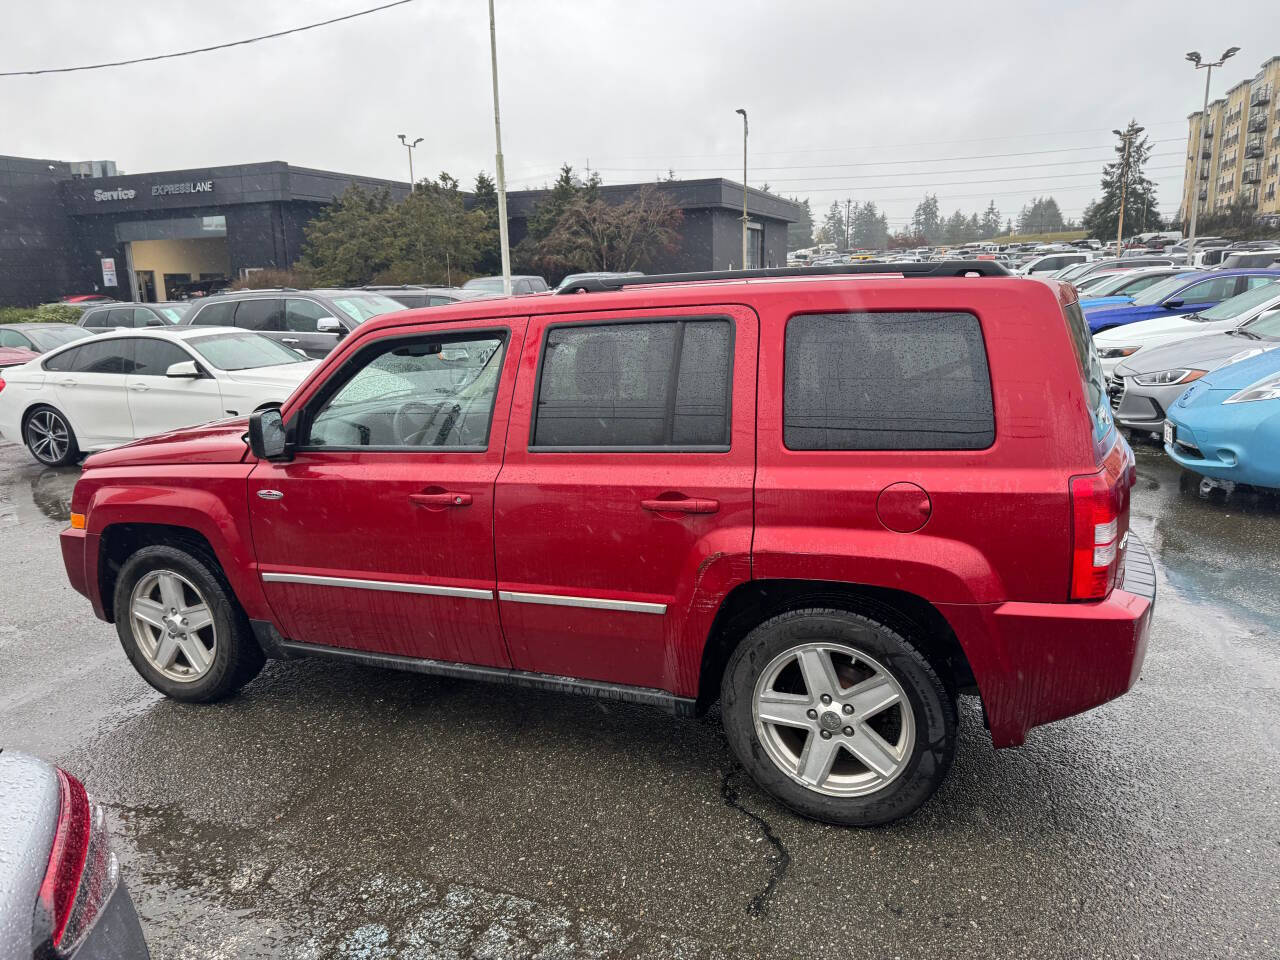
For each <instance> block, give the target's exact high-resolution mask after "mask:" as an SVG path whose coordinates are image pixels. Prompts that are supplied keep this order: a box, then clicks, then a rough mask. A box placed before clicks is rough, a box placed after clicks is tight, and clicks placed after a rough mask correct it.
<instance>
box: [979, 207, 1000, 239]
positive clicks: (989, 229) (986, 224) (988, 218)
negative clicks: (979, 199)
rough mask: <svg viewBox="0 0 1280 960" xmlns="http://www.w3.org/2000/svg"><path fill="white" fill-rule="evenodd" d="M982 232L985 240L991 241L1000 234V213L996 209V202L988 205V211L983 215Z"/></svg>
mask: <svg viewBox="0 0 1280 960" xmlns="http://www.w3.org/2000/svg"><path fill="white" fill-rule="evenodd" d="M980 232H981V234H982V239H983V240H989V239H990V238H991V237H994V236H997V235H999V233H1000V211H999V210H997V209H996V202H995V201H994V200H992V201H991V202H990V203H988V204H987V209H986V210H985V211H984V212H983V214H982V229H981V231H980Z"/></svg>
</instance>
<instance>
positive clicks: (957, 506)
mask: <svg viewBox="0 0 1280 960" xmlns="http://www.w3.org/2000/svg"><path fill="white" fill-rule="evenodd" d="M890 271H893V272H892V273H891V272H890ZM798 274H806V275H798ZM757 278H758V279H757ZM703 280H706V281H710V282H700V281H703ZM574 289H580V290H586V291H588V292H583V293H576V294H570V295H554V296H542V297H536V298H530V299H523V300H521V299H514V298H506V297H504V298H502V299H496V300H481V301H476V302H474V303H470V304H460V305H457V306H454V307H449V308H446V309H430V310H417V311H405V312H403V313H400V314H397V315H396V316H390V317H384V318H382V319H380V320H375V321H373V322H370V323H366V324H362V325H361V326H360V327H359V328H358V329H357V330H356V331H355V332H354V333H353V334H352V335H351V336H350V337H348V338H347V339H346V340H345V341H344V342H343V344H342V345H341V346H340V347H339V348H338V349H337V350H335V351H334V352H333V353H332V354H331V355H330V356H329V357H328V358H326V360H325V361H324V362H323V363H321V364H319V365H318V366H317V368H316V369H315V370H314V371H313V372H312V373H311V375H310V376H309V377H308V378H307V379H306V380H305V381H303V383H302V384H301V385H300V386H299V387H298V388H297V389H296V390H295V391H294V393H293V395H292V396H291V397H290V398H289V399H288V400H287V401H286V402H285V403H284V405H283V407H281V408H280V409H278V410H277V409H272V410H267V411H262V412H259V413H255V414H254V415H253V416H252V417H250V418H249V419H248V420H247V421H246V420H243V419H241V420H231V421H226V422H224V423H221V424H206V425H204V426H202V427H199V428H196V429H193V430H189V431H180V432H177V433H171V434H168V435H166V436H164V437H158V438H154V439H152V440H149V441H145V442H142V443H136V444H133V445H132V446H129V447H122V448H119V449H117V450H112V451H108V452H105V453H99V454H96V455H95V456H93V457H91V458H90V459H89V460H88V462H87V463H86V466H85V471H84V473H83V475H82V476H81V478H80V481H79V483H77V485H76V488H75V493H74V496H73V499H72V505H71V510H72V513H71V527H70V528H69V529H67V530H65V531H64V532H63V533H62V548H63V558H64V560H65V563H66V568H67V573H68V575H69V577H70V580H71V583H72V585H73V586H74V587H75V589H76V590H78V591H80V592H81V593H83V594H85V595H86V596H88V597H89V598H90V600H91V601H92V603H93V609H94V612H95V613H96V614H97V615H98V616H99V617H102V618H103V619H105V620H113V621H114V622H115V623H116V629H117V631H118V634H119V637H120V641H121V643H122V644H123V646H124V650H125V652H126V654H127V655H128V656H129V658H130V660H132V662H133V663H134V665H135V667H136V668H137V669H138V671H139V672H140V673H141V674H142V676H143V677H144V678H145V679H146V680H147V681H148V682H149V683H151V684H152V685H153V686H154V687H156V688H157V689H158V690H160V691H162V692H164V693H165V694H167V695H168V696H170V697H173V698H175V699H179V700H186V701H208V700H214V699H217V698H219V697H224V696H227V695H229V694H231V693H232V692H233V691H235V690H236V689H237V688H239V687H240V686H241V685H243V684H245V683H248V682H249V681H250V680H251V679H252V678H253V677H254V676H255V675H256V674H257V673H258V671H259V670H260V669H261V668H262V664H263V661H264V659H265V658H267V657H304V656H315V657H330V658H336V659H339V660H343V661H346V662H348V663H356V664H367V665H375V666H382V667H390V668H395V669H400V670H410V671H415V672H419V673H431V674H442V675H445V676H451V677H458V678H464V679H466V678H470V679H475V680H486V681H496V682H500V683H507V684H513V685H516V686H523V687H537V688H542V689H546V690H555V691H560V692H566V693H582V694H588V695H592V696H598V697H605V698H610V699H615V700H627V701H632V702H636V703H646V704H652V705H654V706H658V707H661V708H664V709H667V710H670V711H672V712H674V713H676V714H679V715H689V714H693V713H696V712H699V711H703V710H706V709H707V708H708V707H710V706H711V705H712V704H713V703H715V702H717V701H719V702H720V703H721V705H722V713H723V718H724V726H725V730H726V733H727V736H728V740H729V744H730V746H731V747H732V749H733V751H734V753H735V754H736V755H737V757H738V759H739V760H740V761H741V762H742V764H743V765H744V766H745V767H746V769H747V770H748V771H750V773H751V775H752V776H753V777H754V778H755V779H756V781H757V782H758V783H759V784H760V785H761V786H762V787H763V788H764V789H765V790H768V791H769V792H770V793H772V794H773V795H774V796H776V797H778V798H779V799H780V800H782V801H783V802H785V803H787V804H789V805H791V806H792V807H794V808H795V809H796V810H799V811H800V812H802V813H804V814H806V815H808V816H812V817H816V818H819V819H822V820H828V821H832V822H835V823H845V824H861V825H867V824H876V823H884V822H886V821H889V820H892V819H895V818H897V817H901V816H904V815H906V814H908V813H910V812H911V811H912V810H914V809H916V808H917V807H918V806H919V805H920V804H922V803H924V802H925V800H927V799H928V798H929V797H930V796H931V795H932V794H933V792H934V790H936V789H937V787H938V785H939V784H940V783H941V782H942V781H943V779H944V778H945V777H946V775H947V771H948V769H949V768H950V766H951V762H952V758H953V756H954V754H955V750H956V742H957V724H958V721H957V707H956V698H957V696H958V695H960V694H974V695H978V696H980V697H981V699H982V707H983V714H984V717H985V719H986V722H987V725H988V728H989V730H990V735H991V739H992V742H993V744H994V745H995V746H996V747H1013V746H1018V745H1020V744H1021V743H1022V742H1023V741H1024V739H1025V737H1026V735H1027V732H1028V731H1029V730H1030V729H1031V728H1033V727H1035V726H1038V725H1040V724H1044V723H1049V722H1051V721H1054V720H1057V719H1060V718H1062V717H1067V716H1070V715H1072V714H1075V713H1079V712H1081V711H1082V710H1088V709H1089V708H1091V707H1095V706H1097V705H1098V704H1101V703H1104V702H1105V701H1107V700H1110V699H1112V698H1113V697H1117V696H1119V695H1121V694H1122V693H1124V692H1125V691H1126V690H1128V689H1129V688H1130V686H1132V685H1133V683H1134V682H1135V681H1136V680H1137V677H1138V671H1139V669H1140V668H1141V666H1142V661H1143V655H1144V653H1145V650H1146V643H1147V632H1148V626H1149V623H1150V618H1151V611H1152V609H1153V606H1154V598H1155V591H1154V578H1153V571H1152V567H1151V563H1150V560H1149V559H1148V557H1147V554H1146V551H1145V549H1144V548H1143V546H1142V544H1141V543H1140V542H1139V541H1138V540H1137V538H1136V537H1134V536H1133V535H1132V534H1131V533H1130V531H1129V491H1130V488H1131V487H1132V485H1133V483H1134V479H1135V476H1136V471H1135V466H1134V459H1133V454H1132V451H1130V449H1129V447H1128V445H1127V444H1126V443H1125V441H1124V439H1123V438H1122V437H1121V436H1120V434H1119V432H1118V431H1117V429H1116V427H1115V424H1114V422H1113V421H1112V418H1111V409H1110V407H1109V405H1108V402H1107V397H1106V393H1105V390H1104V382H1103V375H1102V370H1101V368H1100V366H1099V362H1098V358H1097V355H1096V354H1095V353H1094V349H1093V344H1092V341H1091V340H1090V337H1089V331H1088V327H1087V326H1086V324H1085V321H1084V317H1083V316H1082V315H1081V312H1080V308H1079V305H1078V303H1077V301H1076V292H1075V289H1074V288H1073V287H1072V286H1071V285H1070V284H1065V283H1059V282H1057V281H1046V280H1038V279H1031V278H1022V277H1011V276H1008V275H1007V274H1006V272H1005V271H1004V270H1003V268H1001V267H999V266H998V265H996V264H995V263H993V262H991V261H983V262H978V263H955V262H952V263H928V264H900V265H896V266H886V265H884V264H870V265H865V266H853V267H844V268H840V267H832V268H817V269H816V270H815V269H806V270H802V271H786V270H761V271H743V272H738V273H730V274H716V275H710V276H698V275H695V276H693V277H637V278H632V279H628V278H608V279H594V280H588V281H582V282H581V283H579V284H575V287H574ZM246 437H247V439H248V442H247V443H246ZM504 702H505V706H504V705H503V704H504ZM495 704H496V705H495V707H494V709H497V710H503V709H511V706H510V704H511V701H510V700H509V699H507V700H506V701H501V700H497V701H495ZM517 709H518V707H517ZM1114 719H1115V718H1113V720H1114ZM1090 735H1092V734H1090ZM1093 746H1095V745H1094V744H1092V743H1091V742H1082V743H1081V747H1080V748H1081V749H1082V750H1087V749H1092V748H1093ZM371 749H376V745H373V746H372V747H371ZM960 792H961V791H957V794H959V793H960Z"/></svg>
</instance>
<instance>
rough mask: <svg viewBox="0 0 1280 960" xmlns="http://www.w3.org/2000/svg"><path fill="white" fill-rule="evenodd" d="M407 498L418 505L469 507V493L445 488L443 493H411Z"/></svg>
mask: <svg viewBox="0 0 1280 960" xmlns="http://www.w3.org/2000/svg"><path fill="white" fill-rule="evenodd" d="M409 500H410V501H411V502H412V503H416V504H417V505H418V506H420V507H469V506H471V494H469V493H456V492H454V491H452V490H446V491H444V492H443V493H411V494H409Z"/></svg>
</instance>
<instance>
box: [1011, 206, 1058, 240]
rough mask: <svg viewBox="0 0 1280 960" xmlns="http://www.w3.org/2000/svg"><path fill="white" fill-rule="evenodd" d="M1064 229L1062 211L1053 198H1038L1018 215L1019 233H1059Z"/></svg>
mask: <svg viewBox="0 0 1280 960" xmlns="http://www.w3.org/2000/svg"><path fill="white" fill-rule="evenodd" d="M1062 229H1063V223H1062V210H1061V209H1059V207H1058V201H1057V200H1055V199H1053V197H1036V198H1035V199H1034V200H1032V201H1031V203H1029V204H1027V205H1026V206H1024V207H1023V208H1022V210H1021V211H1020V212H1019V213H1018V232H1019V233H1058V232H1060V231H1061V230H1062Z"/></svg>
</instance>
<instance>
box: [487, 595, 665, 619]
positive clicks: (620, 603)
mask: <svg viewBox="0 0 1280 960" xmlns="http://www.w3.org/2000/svg"><path fill="white" fill-rule="evenodd" d="M498 599H499V600H506V601H507V602H508V603H545V604H547V605H549V606H553V607H585V608H587V609H589V610H620V611H622V612H623V613H656V614H658V615H659V616H661V615H662V614H664V613H666V612H667V605H666V604H665V603H643V602H641V601H639V600H605V599H602V598H600V597H563V596H559V595H558V594H554V593H518V592H516V591H514V590H499V591H498Z"/></svg>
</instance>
